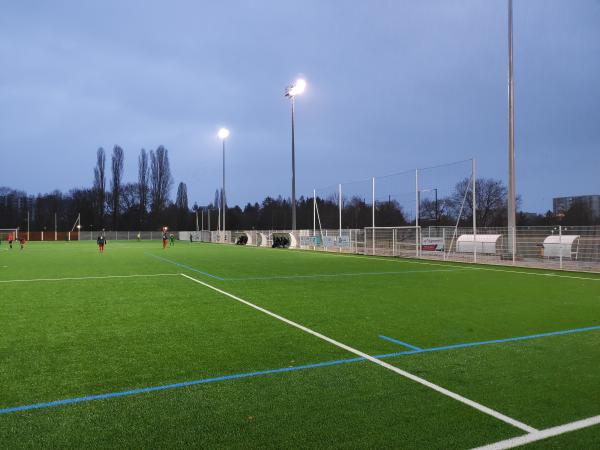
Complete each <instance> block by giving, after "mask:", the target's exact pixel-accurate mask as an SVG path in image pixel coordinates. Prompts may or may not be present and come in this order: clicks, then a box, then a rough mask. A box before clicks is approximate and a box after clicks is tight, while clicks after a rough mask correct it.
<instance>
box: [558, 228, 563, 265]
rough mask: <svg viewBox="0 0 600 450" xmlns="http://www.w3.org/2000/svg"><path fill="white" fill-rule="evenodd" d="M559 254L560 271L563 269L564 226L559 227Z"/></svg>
mask: <svg viewBox="0 0 600 450" xmlns="http://www.w3.org/2000/svg"><path fill="white" fill-rule="evenodd" d="M558 246H559V249H558V254H559V260H560V270H562V268H563V245H562V225H559V226H558Z"/></svg>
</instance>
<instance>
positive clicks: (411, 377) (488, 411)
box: [180, 273, 537, 433]
mask: <svg viewBox="0 0 600 450" xmlns="http://www.w3.org/2000/svg"><path fill="white" fill-rule="evenodd" d="M180 275H181V276H182V277H185V278H187V279H188V280H191V281H193V282H195V283H198V284H200V285H202V286H204V287H207V288H209V289H212V290H213V291H216V292H218V293H220V294H223V295H225V296H227V297H229V298H231V299H233V300H236V301H238V302H240V303H243V304H244V305H246V306H249V307H251V308H254V309H256V310H257V311H260V312H262V313H264V314H267V315H269V316H271V317H273V318H275V319H277V320H280V321H281V322H284V323H286V324H288V325H291V326H293V327H295V328H298V329H299V330H301V331H304V332H305V333H308V334H312V335H313V336H315V337H317V338H319V339H321V340H323V341H326V342H329V343H330V344H333V345H335V346H336V347H339V348H341V349H343V350H346V351H348V352H350V353H353V354H355V355H357V356H360V357H362V358H364V359H366V360H368V361H371V362H372V363H374V364H377V365H378V366H381V367H384V368H386V369H388V370H391V371H392V372H395V373H397V374H398V375H402V376H403V377H405V378H408V379H409V380H412V381H415V382H417V383H419V384H421V385H423V386H426V387H428V388H430V389H433V390H434V391H437V392H439V393H440V394H443V395H446V396H447V397H450V398H452V399H454V400H457V401H459V402H461V403H463V404H465V405H468V406H470V407H472V408H474V409H476V410H478V411H480V412H482V413H484V414H487V415H489V416H492V417H494V418H495V419H498V420H501V421H502V422H505V423H507V424H509V425H512V426H513V427H516V428H519V429H521V430H523V431H526V432H528V433H532V432H535V431H537V430H536V429H535V428H533V427H530V426H529V425H527V424H525V423H522V422H519V421H518V420H516V419H513V418H511V417H508V416H506V415H504V414H502V413H500V412H498V411H496V410H493V409H491V408H488V407H487V406H484V405H482V404H480V403H477V402H475V401H473V400H470V399H468V398H466V397H463V396H462V395H460V394H457V393H455V392H452V391H449V390H448V389H446V388H443V387H441V386H438V385H437V384H434V383H432V382H430V381H427V380H425V379H424V378H420V377H418V376H416V375H413V374H412V373H410V372H406V371H405V370H402V369H399V368H397V367H396V366H393V365H391V364H388V363H386V362H385V361H381V360H379V359H377V358H375V357H373V356H371V355H368V354H367V353H364V352H362V351H360V350H357V349H355V348H353V347H350V346H348V345H346V344H343V343H341V342H339V341H336V340H335V339H332V338H330V337H328V336H325V335H324V334H321V333H319V332H317V331H314V330H311V329H310V328H308V327H305V326H304V325H300V324H299V323H297V322H293V321H292V320H289V319H286V318H285V317H283V316H280V315H278V314H276V313H274V312H271V311H269V310H268V309H265V308H262V307H260V306H258V305H255V304H254V303H251V302H249V301H247V300H244V299H243V298H240V297H238V296H236V295H233V294H231V293H229V292H226V291H224V290H222V289H219V288H217V287H215V286H212V285H210V284H208V283H205V282H204V281H200V280H198V279H196V278H193V277H190V276H189V275H186V274H184V273H182V274H180Z"/></svg>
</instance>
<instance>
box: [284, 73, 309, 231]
mask: <svg viewBox="0 0 600 450" xmlns="http://www.w3.org/2000/svg"><path fill="white" fill-rule="evenodd" d="M305 89H306V81H305V80H303V79H302V78H299V79H298V80H296V82H295V83H294V84H292V85H291V86H288V87H287V88H286V89H285V96H286V97H289V99H290V100H291V101H292V231H296V140H295V135H294V131H295V130H294V128H295V106H296V95H299V94H302V93H303V92H304V90H305Z"/></svg>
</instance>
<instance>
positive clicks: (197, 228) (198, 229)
mask: <svg viewBox="0 0 600 450" xmlns="http://www.w3.org/2000/svg"><path fill="white" fill-rule="evenodd" d="M196 231H200V228H199V227H198V210H196Z"/></svg>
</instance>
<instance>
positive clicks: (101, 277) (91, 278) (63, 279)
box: [0, 273, 179, 283]
mask: <svg viewBox="0 0 600 450" xmlns="http://www.w3.org/2000/svg"><path fill="white" fill-rule="evenodd" d="M172 276H179V274H178V273H149V274H145V275H104V276H96V277H64V278H31V279H21V280H0V283H28V282H39V281H84V280H105V279H107V278H147V277H172Z"/></svg>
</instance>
